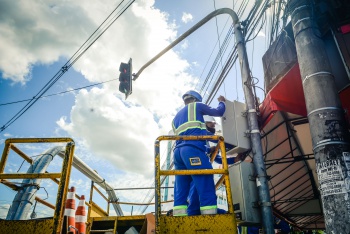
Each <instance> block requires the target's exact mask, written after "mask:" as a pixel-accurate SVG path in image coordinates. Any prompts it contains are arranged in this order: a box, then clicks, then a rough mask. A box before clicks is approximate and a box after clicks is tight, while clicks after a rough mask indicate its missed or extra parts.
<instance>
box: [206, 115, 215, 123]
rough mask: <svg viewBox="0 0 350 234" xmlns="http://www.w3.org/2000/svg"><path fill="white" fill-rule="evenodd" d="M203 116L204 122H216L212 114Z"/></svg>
mask: <svg viewBox="0 0 350 234" xmlns="http://www.w3.org/2000/svg"><path fill="white" fill-rule="evenodd" d="M203 118H204V122H211V123H216V121H215V119H214V117H213V116H209V115H204V116H203Z"/></svg>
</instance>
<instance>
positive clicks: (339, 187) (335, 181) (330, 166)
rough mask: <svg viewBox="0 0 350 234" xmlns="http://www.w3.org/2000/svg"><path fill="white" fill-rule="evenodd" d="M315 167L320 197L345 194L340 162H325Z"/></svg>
mask: <svg viewBox="0 0 350 234" xmlns="http://www.w3.org/2000/svg"><path fill="white" fill-rule="evenodd" d="M316 167H317V175H318V181H319V183H320V191H321V195H322V196H329V195H334V194H341V193H346V192H347V190H346V186H345V181H344V177H343V173H342V169H341V165H340V160H327V161H325V162H322V163H317V165H316Z"/></svg>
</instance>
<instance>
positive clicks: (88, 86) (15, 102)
mask: <svg viewBox="0 0 350 234" xmlns="http://www.w3.org/2000/svg"><path fill="white" fill-rule="evenodd" d="M115 80H118V79H117V78H116V79H112V80H107V81H103V82H99V83H95V84H91V85H86V86H83V87H79V88H75V89H70V90H66V91H62V92H59V93H53V94H48V95H45V96H41V97H38V98H36V99H40V98H47V97H52V96H57V95H61V94H65V93H69V92H73V91H77V90H81V89H86V88H90V87H94V86H97V85H100V84H104V83H108V82H112V81H115ZM32 99H33V98H30V99H23V100H18V101H13V102H7V103H0V106H6V105H11V104H17V103H21V102H26V101H30V100H32Z"/></svg>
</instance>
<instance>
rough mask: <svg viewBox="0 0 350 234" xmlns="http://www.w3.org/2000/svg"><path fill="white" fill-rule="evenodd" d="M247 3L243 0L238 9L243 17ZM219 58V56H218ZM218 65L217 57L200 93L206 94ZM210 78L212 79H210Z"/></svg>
mask: <svg viewBox="0 0 350 234" xmlns="http://www.w3.org/2000/svg"><path fill="white" fill-rule="evenodd" d="M247 5H248V1H245V0H244V1H242V2H241V4H240V6H239V9H238V12H237V14H238V16H239V17H241V16H242V15H243V14H244V12H245V10H246V8H247ZM231 27H232V30H233V25H231ZM230 29H231V28H230ZM229 34H231V33H230V32H228V34H227V35H229ZM226 37H227V36H226ZM231 37H232V34H231ZM219 54H220V51H219V53H218V55H219ZM228 56H230V55H228ZM217 58H219V56H217ZM217 66H218V64H217V60H216V59H215V61H214V62H213V65H212V67H211V69H210V71H209V73H208V75H207V78H206V80H205V81H204V82H203V85H202V88H201V90H200V93H201V94H202V95H206V92H207V90H208V88H209V87H210V84H211V82H212V80H213V78H214V75H213V74H212V73H213V71H216V70H217ZM214 74H215V73H214ZM210 77H211V78H210ZM209 79H210V80H209ZM208 80H209V84H208V87H207V89H206V91H205V92H204V94H203V89H204V88H205V85H206V84H207V82H208Z"/></svg>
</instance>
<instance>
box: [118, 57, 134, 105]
mask: <svg viewBox="0 0 350 234" xmlns="http://www.w3.org/2000/svg"><path fill="white" fill-rule="evenodd" d="M119 72H120V75H119V82H120V83H119V91H120V92H122V93H124V94H125V99H126V98H127V97H128V96H129V95H130V94H131V93H132V59H131V58H130V60H129V62H128V63H120V66H119Z"/></svg>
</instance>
